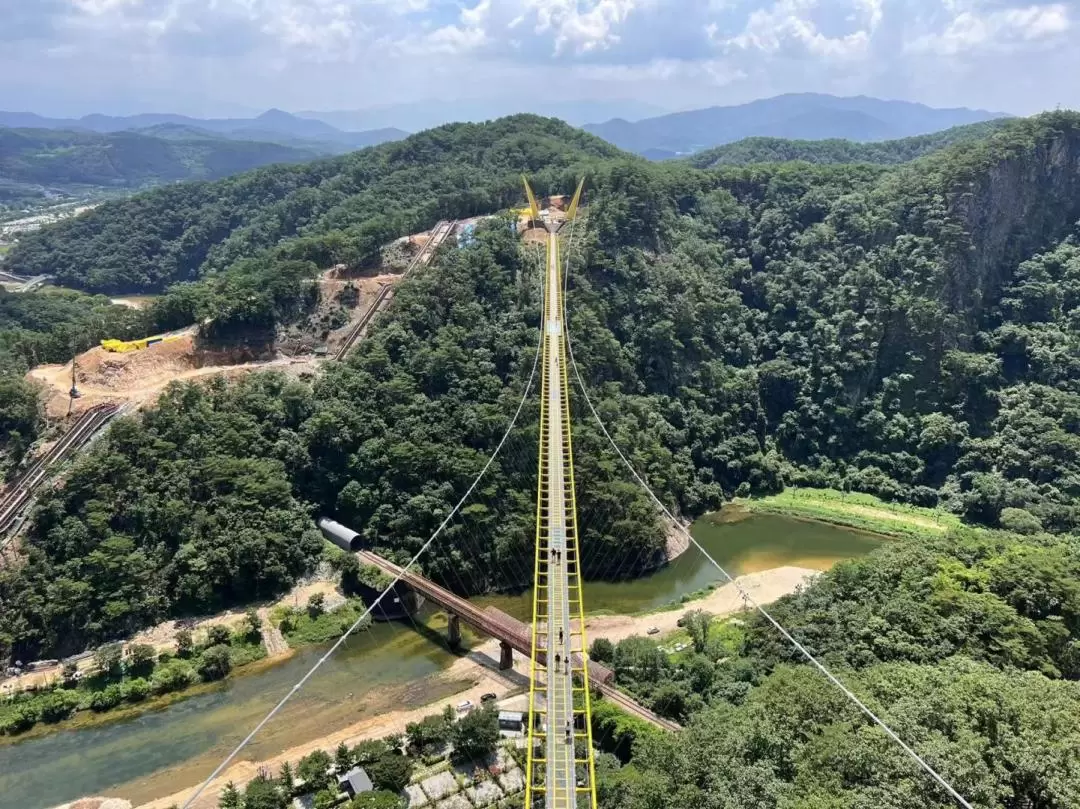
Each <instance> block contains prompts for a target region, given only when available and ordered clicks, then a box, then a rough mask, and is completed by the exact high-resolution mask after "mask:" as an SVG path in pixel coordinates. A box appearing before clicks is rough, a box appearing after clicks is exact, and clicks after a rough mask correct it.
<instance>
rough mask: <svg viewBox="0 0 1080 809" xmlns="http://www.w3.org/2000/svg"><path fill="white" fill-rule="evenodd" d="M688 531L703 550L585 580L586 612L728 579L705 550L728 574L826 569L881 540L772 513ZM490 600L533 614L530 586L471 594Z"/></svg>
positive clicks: (631, 609) (622, 608) (711, 519)
mask: <svg viewBox="0 0 1080 809" xmlns="http://www.w3.org/2000/svg"><path fill="white" fill-rule="evenodd" d="M690 533H691V534H692V535H693V537H694V539H695V540H697V542H698V544H699V545H701V547H702V549H703V550H704V553H702V551H701V550H698V549H697V547H695V546H693V545H691V546H690V548H689V549H688V550H687V551H686V552H685V553H683V554H681V555H680V556H679V557H678V558H676V559H675V560H674V561H672V562H671V563H670V564H667V565H665V566H664V567H662V568H660V569H659V570H657V571H656V572H654V573H652V574H650V575H648V576H644V577H642V578H639V579H633V580H631V581H622V582H605V581H590V582H586V583H585V608H586V610H587V611H588V612H589V613H593V614H596V613H609V614H614V615H627V614H632V613H636V612H644V611H647V610H652V609H656V608H657V607H662V606H664V605H667V604H671V603H672V602H675V601H678V600H679V598H680V597H681V596H683V595H685V594H687V593H693V592H696V591H698V590H701V589H702V588H704V587H707V586H709V585H710V584H712V583H714V582H721V583H723V582H726V581H727V579H726V578H724V575H723V574H722V573H720V571H718V570H717V569H716V568H715V567H714V566H713V564H712V563H711V562H710V561H709V560H708V558H707V557H706V556H705V554H706V553H707V554H708V555H709V556H711V557H712V558H713V560H715V561H716V562H717V564H719V565H720V566H721V567H723V568H724V569H725V570H726V571H727V572H728V573H730V574H731V575H732V576H742V575H744V574H746V573H756V572H758V571H761V570H769V569H770V568H774V567H781V566H784V565H793V566H795V567H808V568H813V569H815V570H827V569H828V568H830V567H832V566H833V565H834V564H835V563H836V562H838V561H840V560H841V559H851V558H854V557H856V556H862V555H863V554H867V553H869V552H870V551H872V550H873V549H874V548H876V547H877V546H878V545H880V544H881V542H882V541H883V540H882V539H881V538H880V537H875V536H872V535H869V534H864V533H860V532H857V531H849V530H846V529H843V528H839V527H837V526H835V525H828V524H826V523H817V522H810V521H807V520H794V519H791V518H789V517H778V516H773V515H771V514H754V515H734V516H733V517H724V518H721V517H719V516H716V515H709V516H706V517H702V518H701V519H699V520H698V521H697V522H695V523H694V524H693V526H691V528H690ZM473 600H474V601H477V602H479V603H481V604H485V605H487V604H492V605H494V606H496V607H498V608H499V609H502V610H505V611H506V612H508V613H510V614H511V615H513V616H514V617H516V618H520V619H522V620H524V621H531V620H532V591H531V590H529V591H526V592H524V593H521V594H519V595H516V596H506V595H499V596H484V597H480V598H476V599H473Z"/></svg>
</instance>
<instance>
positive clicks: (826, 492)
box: [738, 488, 961, 538]
mask: <svg viewBox="0 0 1080 809" xmlns="http://www.w3.org/2000/svg"><path fill="white" fill-rule="evenodd" d="M738 502H739V505H740V506H741V507H742V508H745V509H747V510H748V511H754V512H758V513H761V514H782V515H784V516H787V517H801V518H805V519H811V520H821V521H822V522H828V523H833V524H835V525H844V526H848V527H850V528H859V529H861V530H863V531H872V532H873V533H876V534H884V535H886V536H897V537H915V538H920V537H937V536H941V535H942V534H944V533H946V532H947V531H949V530H950V529H952V528H956V527H958V526H960V525H961V522H960V518H959V517H957V516H956V515H955V514H952V513H950V512H948V511H943V510H940V509H931V508H920V507H919V506H911V505H908V504H906V503H888V502H886V501H884V500H879V499H878V498H877V497H874V496H873V495H870V494H859V493H855V492H849V493H845V492H840V491H836V490H835V489H797V488H789V489H786V490H784V491H783V492H781V493H780V494H774V495H771V496H769V497H762V498H754V499H750V500H743V501H738Z"/></svg>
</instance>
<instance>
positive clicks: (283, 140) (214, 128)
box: [0, 110, 408, 153]
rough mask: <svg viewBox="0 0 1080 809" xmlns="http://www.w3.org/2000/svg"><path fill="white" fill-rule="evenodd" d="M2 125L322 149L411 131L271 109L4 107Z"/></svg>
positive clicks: (0, 117) (0, 116) (360, 144)
mask: <svg viewBox="0 0 1080 809" xmlns="http://www.w3.org/2000/svg"><path fill="white" fill-rule="evenodd" d="M0 127H12V128H24V129H61V130H70V131H77V132H85V133H90V132H97V133H99V134H113V133H118V132H131V131H144V130H154V129H157V128H162V129H165V130H169V129H187V130H193V131H199V132H204V133H213V134H215V135H218V136H219V137H222V138H227V139H232V140H243V141H266V142H269V143H277V144H281V145H287V146H299V147H302V148H308V149H310V148H312V145H313V144H314V145H317V147H318V150H319V151H320V153H325V152H327V151H331V152H334V151H337V152H340V151H346V150H349V149H362V148H364V147H367V146H374V145H376V144H378V143H385V142H386V141H390V140H399V139H400V138H403V137H405V136H406V135H407V134H408V133H407V132H403V131H402V130H400V129H395V128H392V127H386V126H383V127H378V128H376V127H369V128H368V129H367V130H365V131H360V132H346V131H342V130H340V129H338V128H336V127H334V126H331V125H330V124H328V123H326V122H324V121H320V120H316V119H314V118H304V117H300V116H296V115H291V114H290V113H287V112H283V111H282V110H267V111H266V112H264V113H263V114H262V115H259V116H257V117H255V118H191V117H189V116H187V115H175V114H172V113H144V114H141V115H126V116H111V115H100V114H95V115H84V116H83V117H82V118H46V117H44V116H41V115H35V114H34V113H30V112H5V111H2V110H0Z"/></svg>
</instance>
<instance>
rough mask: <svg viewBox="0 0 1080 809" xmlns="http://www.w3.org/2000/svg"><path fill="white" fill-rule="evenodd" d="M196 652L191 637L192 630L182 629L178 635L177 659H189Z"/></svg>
mask: <svg viewBox="0 0 1080 809" xmlns="http://www.w3.org/2000/svg"><path fill="white" fill-rule="evenodd" d="M194 650H195V643H194V641H193V640H192V637H191V630H189V629H180V630H178V631H177V633H176V655H177V657H183V658H188V657H191V655H192V653H193V652H194Z"/></svg>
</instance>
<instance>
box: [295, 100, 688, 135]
mask: <svg viewBox="0 0 1080 809" xmlns="http://www.w3.org/2000/svg"><path fill="white" fill-rule="evenodd" d="M669 111H670V108H668V109H664V108H663V107H658V106H656V105H655V104H648V103H646V102H643V101H633V100H626V99H593V100H573V101H529V100H526V99H525V97H523V96H521V95H518V96H514V97H507V98H496V99H488V100H457V101H453V100H443V99H431V100H429V101H419V102H410V103H405V104H390V105H385V106H380V107H369V108H367V109H361V110H335V111H331V112H315V111H304V112H299V113H297V115H300V116H302V117H304V118H312V119H316V120H318V121H323V122H325V123H328V124H330V125H332V126H335V127H337V128H338V129H344V130H367V129H382V128H387V127H400V128H401V129H407V130H410V131H412V132H418V131H420V130H421V129H430V128H431V127H433V126H440V125H441V124H445V123H449V122H450V121H490V120H493V119H495V118H502V117H503V116H505V115H513V114H514V113H517V112H531V113H534V114H536V115H543V116H545V117H548V118H559V119H561V120H563V121H566V122H567V123H568V124H571V125H573V126H581V125H582V124H586V123H588V122H589V121H603V120H607V119H608V118H627V119H630V120H638V119H640V118H648V117H651V116H656V115H663V114H665V113H667V112H669Z"/></svg>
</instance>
